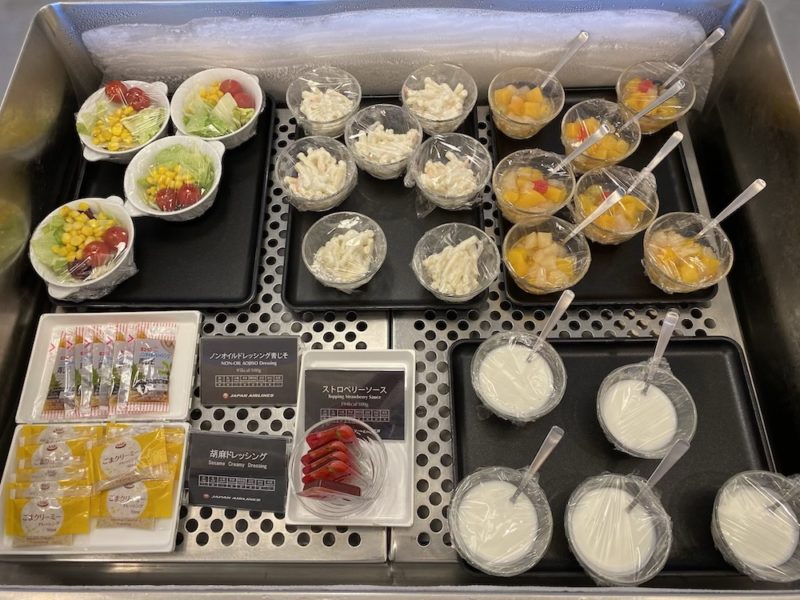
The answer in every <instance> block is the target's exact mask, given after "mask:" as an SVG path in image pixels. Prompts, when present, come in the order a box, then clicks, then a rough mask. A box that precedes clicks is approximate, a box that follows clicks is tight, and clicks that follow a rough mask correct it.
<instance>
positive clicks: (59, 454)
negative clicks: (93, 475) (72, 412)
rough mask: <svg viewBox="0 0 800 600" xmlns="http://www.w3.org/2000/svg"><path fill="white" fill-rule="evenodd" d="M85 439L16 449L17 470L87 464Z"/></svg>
mask: <svg viewBox="0 0 800 600" xmlns="http://www.w3.org/2000/svg"><path fill="white" fill-rule="evenodd" d="M87 444H88V441H87V440H85V439H76V440H62V441H60V442H50V443H49V444H26V445H24V446H20V447H19V448H18V449H17V460H18V465H19V468H29V467H48V466H63V465H74V464H84V463H86V462H87Z"/></svg>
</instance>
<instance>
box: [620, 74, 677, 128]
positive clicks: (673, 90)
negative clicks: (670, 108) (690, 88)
mask: <svg viewBox="0 0 800 600" xmlns="http://www.w3.org/2000/svg"><path fill="white" fill-rule="evenodd" d="M685 87H686V84H685V83H684V82H683V81H679V82H677V83H675V84H673V85H672V87H669V88H667V89H666V90H664V91H663V92H662V93H661V95H660V96H658V98H656V99H655V100H653V101H652V102H651V103H650V104H648V105H647V106H645V107H644V108H643V109H642V110H640V111H639V112H637V113H636V114H635V115H633V116H632V117H631V118H630V119H628V120H627V121H625V123H623V124H622V127H617V131H622V130H623V129H625V128H626V127H628V126H629V125H631V124H633V123H635V122H637V121H638V120H639V119H641V118H642V117H643V116H645V115H646V114H647V113H649V112H650V111H651V110H655V109H656V108H658V107H659V106H661V105H662V104H664V102H666V101H667V100H669V99H670V98H672V97H673V96H674V95H675V94H677V93H678V92H680V91H681V90H682V89H683V88H685Z"/></svg>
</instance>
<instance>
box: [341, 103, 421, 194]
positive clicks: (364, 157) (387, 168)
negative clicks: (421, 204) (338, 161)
mask: <svg viewBox="0 0 800 600" xmlns="http://www.w3.org/2000/svg"><path fill="white" fill-rule="evenodd" d="M344 141H345V143H346V144H347V147H348V148H349V149H350V151H351V152H352V153H353V158H355V161H356V164H358V166H359V167H360V168H361V169H363V170H364V171H366V172H367V173H369V174H370V175H372V176H373V177H376V178H378V179H394V178H395V177H400V176H401V175H403V173H405V170H406V167H407V166H408V161H409V159H410V158H411V155H412V154H413V153H414V150H416V149H417V146H419V145H420V143H421V142H422V127H421V126H420V124H419V121H417V119H416V118H415V117H414V115H412V114H411V113H410V112H409V111H407V110H406V109H404V108H400V107H399V106H394V105H392V104H375V105H374V106H369V107H367V108H364V109H362V110H360V111H358V112H357V113H356V114H355V115H354V116H353V118H352V119H350V120H349V121H348V122H347V128H346V130H345V134H344Z"/></svg>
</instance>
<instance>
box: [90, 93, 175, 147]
mask: <svg viewBox="0 0 800 600" xmlns="http://www.w3.org/2000/svg"><path fill="white" fill-rule="evenodd" d="M169 109H170V105H169V100H167V86H166V84H164V83H161V82H156V83H146V82H144V81H133V80H126V81H110V82H108V83H107V84H106V85H105V86H104V87H103V88H101V89H99V90H97V91H96V92H95V93H94V94H92V95H91V96H89V97H88V98H87V99H86V101H85V102H84V103H83V105H82V106H81V108H80V110H78V114H77V116H76V128H77V130H78V135H79V136H80V138H81V143H82V144H83V146H84V150H83V156H84V158H86V160H90V161H96V160H109V161H112V162H120V163H127V162H129V161H130V160H131V159H132V158H133V156H134V155H135V154H136V152H137V151H138V150H139V149H140V148H142V147H144V146H145V145H147V144H149V143H150V142H152V141H153V140H155V139H158V138H160V137H162V136H163V135H165V134H166V131H167V123H168V121H169V118H168V117H169Z"/></svg>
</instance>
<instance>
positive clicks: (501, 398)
mask: <svg viewBox="0 0 800 600" xmlns="http://www.w3.org/2000/svg"><path fill="white" fill-rule="evenodd" d="M530 352H531V351H530V348H528V347H527V346H524V345H522V344H508V345H506V346H500V347H498V348H495V349H494V350H492V351H490V352H489V353H488V354H487V355H486V357H485V358H484V359H483V361H482V362H481V364H480V366H479V367H478V387H480V393H481V396H482V398H483V400H484V402H485V403H486V404H488V405H489V406H490V407H491V408H494V409H496V410H497V411H498V412H499V413H502V414H504V415H510V416H513V417H517V418H521V419H524V418H526V417H529V416H531V415H534V414H536V413H538V412H539V411H540V410H541V409H542V407H544V406H545V405H546V404H547V401H548V400H549V399H550V397H551V396H552V395H553V388H554V384H553V371H552V370H551V369H550V365H548V364H547V361H546V360H545V359H544V357H542V355H541V354H538V353H537V354H535V355H534V356H533V359H532V360H531V362H528V361H527V359H528V355H529V354H530Z"/></svg>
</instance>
